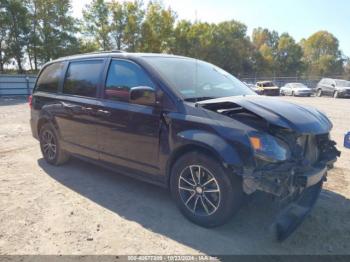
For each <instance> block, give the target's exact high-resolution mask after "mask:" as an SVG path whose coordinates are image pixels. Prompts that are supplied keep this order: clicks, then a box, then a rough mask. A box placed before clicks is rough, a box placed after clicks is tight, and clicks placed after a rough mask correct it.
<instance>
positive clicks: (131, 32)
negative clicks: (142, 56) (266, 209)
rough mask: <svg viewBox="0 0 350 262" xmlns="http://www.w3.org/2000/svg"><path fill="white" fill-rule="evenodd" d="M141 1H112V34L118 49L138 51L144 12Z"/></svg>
mask: <svg viewBox="0 0 350 262" xmlns="http://www.w3.org/2000/svg"><path fill="white" fill-rule="evenodd" d="M142 5H143V4H142V2H141V1H132V2H129V1H127V2H123V3H120V2H118V1H114V0H113V1H112V2H111V4H110V6H109V8H110V10H111V13H112V22H111V34H112V36H113V38H114V41H115V43H116V46H117V49H126V50H128V51H130V52H134V51H136V50H137V49H138V47H139V44H140V39H141V26H142V22H143V18H144V10H143V9H142Z"/></svg>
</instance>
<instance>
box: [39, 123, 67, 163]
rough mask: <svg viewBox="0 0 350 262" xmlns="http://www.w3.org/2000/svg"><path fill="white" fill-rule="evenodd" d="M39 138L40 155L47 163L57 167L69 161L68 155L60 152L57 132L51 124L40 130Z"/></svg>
mask: <svg viewBox="0 0 350 262" xmlns="http://www.w3.org/2000/svg"><path fill="white" fill-rule="evenodd" d="M39 138H40V149H41V153H42V154H43V157H44V159H45V160H46V162H47V163H49V164H51V165H55V166H58V165H62V164H64V163H66V162H67V161H68V160H69V154H68V153H67V152H66V151H64V150H62V148H61V144H60V140H59V139H58V135H57V132H56V130H55V128H54V127H53V125H52V124H51V123H46V124H44V125H43V126H42V127H41V128H40V134H39ZM54 148H55V150H54Z"/></svg>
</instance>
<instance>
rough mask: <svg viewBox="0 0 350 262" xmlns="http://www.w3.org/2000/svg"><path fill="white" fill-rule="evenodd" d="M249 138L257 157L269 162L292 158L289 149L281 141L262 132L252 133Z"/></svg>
mask: <svg viewBox="0 0 350 262" xmlns="http://www.w3.org/2000/svg"><path fill="white" fill-rule="evenodd" d="M248 136H249V140H250V144H251V145H252V148H253V149H254V152H255V156H256V157H258V158H260V159H262V160H265V161H268V162H278V161H285V160H287V159H288V158H290V154H291V153H290V150H289V147H288V145H287V144H286V143H285V142H283V141H282V140H281V139H278V138H276V137H273V136H271V135H269V134H266V133H260V132H252V133H250V134H249V135H248Z"/></svg>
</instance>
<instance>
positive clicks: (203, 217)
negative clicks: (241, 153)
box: [170, 151, 244, 227]
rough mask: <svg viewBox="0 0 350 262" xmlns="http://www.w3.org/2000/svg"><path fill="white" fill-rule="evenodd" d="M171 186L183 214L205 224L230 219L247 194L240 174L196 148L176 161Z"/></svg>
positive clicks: (210, 225)
mask: <svg viewBox="0 0 350 262" xmlns="http://www.w3.org/2000/svg"><path fill="white" fill-rule="evenodd" d="M170 189H171V194H172V197H173V198H174V200H175V202H176V204H177V206H178V207H179V209H180V210H181V212H182V214H183V215H184V216H185V217H186V218H188V219H189V220H190V221H192V222H193V223H195V224H197V225H200V226H203V227H216V226H220V225H222V224H224V223H225V222H227V221H228V220H229V219H230V218H231V217H232V216H233V215H234V214H235V213H236V212H237V211H238V210H239V208H240V206H241V203H242V201H243V197H244V193H243V190H242V182H241V180H240V179H239V177H237V176H235V175H234V174H233V173H229V172H228V170H226V169H225V168H224V167H223V166H222V165H221V164H220V162H218V161H217V160H215V159H214V158H212V157H210V156H209V155H207V154H204V153H201V152H196V151H195V152H190V153H186V154H185V155H183V156H182V157H180V158H179V159H178V160H177V161H176V163H175V164H174V166H173V168H172V171H171V178H170Z"/></svg>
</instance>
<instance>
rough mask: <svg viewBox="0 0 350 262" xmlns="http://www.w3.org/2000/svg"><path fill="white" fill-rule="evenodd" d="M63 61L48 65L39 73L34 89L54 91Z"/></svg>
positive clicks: (55, 90)
mask: <svg viewBox="0 0 350 262" xmlns="http://www.w3.org/2000/svg"><path fill="white" fill-rule="evenodd" d="M63 68H64V63H54V64H51V65H48V66H47V67H46V68H45V69H44V71H43V72H42V73H41V74H40V76H39V79H38V82H37V85H36V88H35V90H36V91H43V92H49V93H56V92H57V89H58V84H59V82H60V77H61V76H62V70H63Z"/></svg>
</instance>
